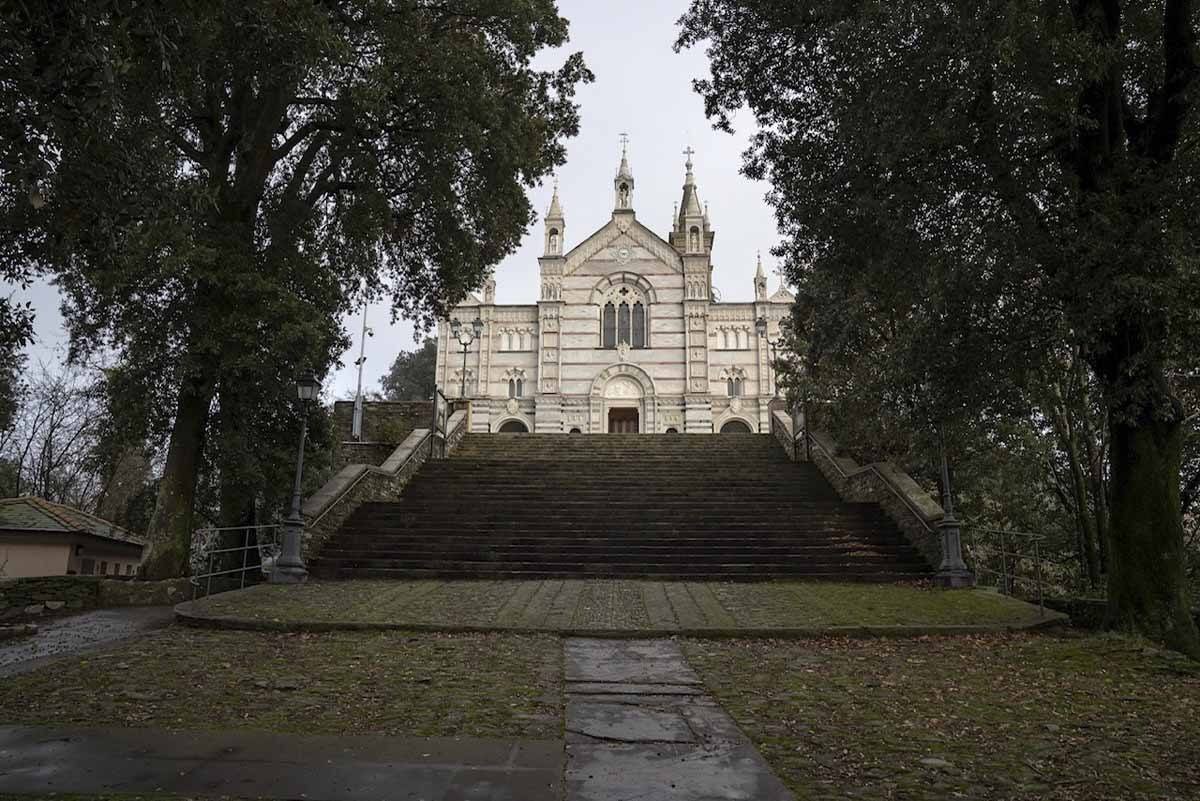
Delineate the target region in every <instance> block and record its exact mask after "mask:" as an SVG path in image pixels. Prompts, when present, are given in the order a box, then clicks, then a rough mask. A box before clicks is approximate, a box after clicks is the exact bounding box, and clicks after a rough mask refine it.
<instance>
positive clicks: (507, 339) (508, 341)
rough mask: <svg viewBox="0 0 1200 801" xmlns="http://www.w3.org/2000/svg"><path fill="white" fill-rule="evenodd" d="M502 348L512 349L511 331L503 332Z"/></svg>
mask: <svg viewBox="0 0 1200 801" xmlns="http://www.w3.org/2000/svg"><path fill="white" fill-rule="evenodd" d="M504 349H505V350H512V349H513V337H512V331H505V332H504Z"/></svg>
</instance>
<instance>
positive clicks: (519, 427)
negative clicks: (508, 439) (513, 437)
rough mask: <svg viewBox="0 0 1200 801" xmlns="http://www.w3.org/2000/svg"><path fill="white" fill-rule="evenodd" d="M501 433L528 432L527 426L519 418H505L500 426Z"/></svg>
mask: <svg viewBox="0 0 1200 801" xmlns="http://www.w3.org/2000/svg"><path fill="white" fill-rule="evenodd" d="M500 433H501V434H528V433H529V427H528V426H527V425H525V424H524V423H522V422H521V421H520V420H507V421H505V422H504V424H503V425H501V426H500Z"/></svg>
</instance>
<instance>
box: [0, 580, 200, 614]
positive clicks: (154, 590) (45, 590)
mask: <svg viewBox="0 0 1200 801" xmlns="http://www.w3.org/2000/svg"><path fill="white" fill-rule="evenodd" d="M190 592H191V585H190V584H189V583H188V580H187V579H186V578H180V579H168V580H167V581H132V580H122V579H106V578H101V577H99V576H39V577H34V578H17V579H0V620H7V619H10V618H17V617H29V616H34V615H40V614H42V613H43V612H59V611H62V610H69V609H104V608H108V607H114V606H165V605H172V604H177V603H179V602H181V601H184V600H186V599H187V598H188V597H189V593H190Z"/></svg>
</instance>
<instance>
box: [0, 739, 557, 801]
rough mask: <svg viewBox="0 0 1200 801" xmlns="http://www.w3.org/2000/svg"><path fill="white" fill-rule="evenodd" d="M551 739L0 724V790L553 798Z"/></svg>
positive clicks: (372, 798)
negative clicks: (364, 735) (524, 739)
mask: <svg viewBox="0 0 1200 801" xmlns="http://www.w3.org/2000/svg"><path fill="white" fill-rule="evenodd" d="M561 776H562V743H561V742H558V741H553V740H552V741H540V740H528V741H520V742H509V741H504V740H478V739H472V738H459V737H455V738H416V737H297V736H294V735H284V734H267V733H262V732H232V731H220V732H169V731H163V730H161V729H45V728H34V727H27V726H9V727H0V793H39V794H43V793H68V794H70V793H83V794H98V793H137V794H141V793H154V794H156V795H157V794H162V793H165V794H177V795H193V794H194V795H223V796H227V795H233V796H237V797H245V798H259V797H262V798H281V799H283V798H311V799H325V800H326V801H376V800H379V799H413V800H414V801H416V799H421V801H434V800H435V799H438V800H444V801H451V799H456V800H465V799H489V800H490V801H557V799H558V798H559V797H560V793H559V790H560V787H561Z"/></svg>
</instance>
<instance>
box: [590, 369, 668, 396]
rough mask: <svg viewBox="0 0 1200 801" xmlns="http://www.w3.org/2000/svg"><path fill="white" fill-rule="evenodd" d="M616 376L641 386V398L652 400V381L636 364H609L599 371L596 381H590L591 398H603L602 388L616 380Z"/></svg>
mask: <svg viewBox="0 0 1200 801" xmlns="http://www.w3.org/2000/svg"><path fill="white" fill-rule="evenodd" d="M618 376H624V377H626V378H632V379H633V380H634V381H636V382H637V383H639V384H641V385H642V396H643V397H644V398H653V397H654V396H655V388H654V379H653V378H651V377H650V374H649V373H647V372H646V371H645V370H643V369H642V368H640V367H638V366H637V365H636V364H629V363H628V362H621V363H619V364H611V365H609V366H608V367H605V368H604V369H603V370H601V371H600V373H599V374H598V375H597V376H596V379H595V380H594V381H592V392H591V395H592V397H593V398H603V397H604V387H605V386H606V385H607V384H608V382H609V381H611V380H612V379H614V378H617V377H618Z"/></svg>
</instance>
